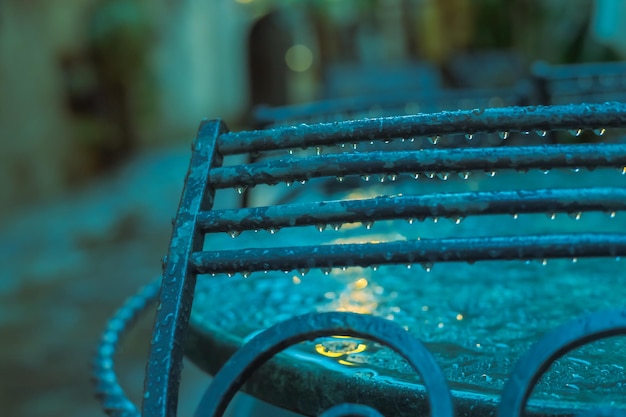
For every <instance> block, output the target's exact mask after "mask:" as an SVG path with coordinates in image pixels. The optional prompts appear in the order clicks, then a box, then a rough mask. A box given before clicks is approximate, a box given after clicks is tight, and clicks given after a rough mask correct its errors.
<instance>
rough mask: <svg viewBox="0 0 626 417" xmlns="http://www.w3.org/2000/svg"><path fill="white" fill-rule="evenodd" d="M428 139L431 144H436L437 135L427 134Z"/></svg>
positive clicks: (437, 140)
mask: <svg viewBox="0 0 626 417" xmlns="http://www.w3.org/2000/svg"><path fill="white" fill-rule="evenodd" d="M428 141H429V142H430V143H432V144H433V145H436V144H437V142H439V135H435V136H429V137H428Z"/></svg>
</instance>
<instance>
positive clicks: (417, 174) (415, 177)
mask: <svg viewBox="0 0 626 417" xmlns="http://www.w3.org/2000/svg"><path fill="white" fill-rule="evenodd" d="M419 177H420V173H419V172H416V173H414V174H413V179H415V180H416V179H419Z"/></svg>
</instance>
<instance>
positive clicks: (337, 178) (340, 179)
mask: <svg viewBox="0 0 626 417" xmlns="http://www.w3.org/2000/svg"><path fill="white" fill-rule="evenodd" d="M335 179H336V180H337V182H343V180H344V179H345V178H344V177H342V176H341V175H337V176H336V177H335Z"/></svg>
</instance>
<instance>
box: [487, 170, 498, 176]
mask: <svg viewBox="0 0 626 417" xmlns="http://www.w3.org/2000/svg"><path fill="white" fill-rule="evenodd" d="M487 175H489V176H490V177H495V176H496V171H489V172H487Z"/></svg>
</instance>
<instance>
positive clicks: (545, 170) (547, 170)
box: [541, 168, 550, 175]
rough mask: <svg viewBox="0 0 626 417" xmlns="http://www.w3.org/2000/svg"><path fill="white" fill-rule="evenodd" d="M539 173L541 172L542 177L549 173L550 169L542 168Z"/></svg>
mask: <svg viewBox="0 0 626 417" xmlns="http://www.w3.org/2000/svg"><path fill="white" fill-rule="evenodd" d="M541 172H543V174H544V175H548V174H549V173H550V168H542V169H541Z"/></svg>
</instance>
